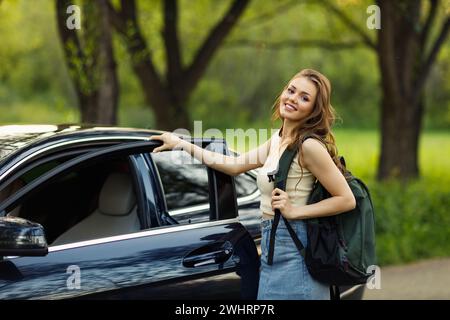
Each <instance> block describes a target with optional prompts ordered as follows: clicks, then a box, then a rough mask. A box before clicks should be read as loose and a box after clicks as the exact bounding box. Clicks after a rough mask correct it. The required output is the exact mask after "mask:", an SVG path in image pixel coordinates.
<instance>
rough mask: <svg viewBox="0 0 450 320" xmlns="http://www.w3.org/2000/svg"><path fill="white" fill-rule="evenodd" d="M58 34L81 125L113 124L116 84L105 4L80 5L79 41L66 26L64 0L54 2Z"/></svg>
mask: <svg viewBox="0 0 450 320" xmlns="http://www.w3.org/2000/svg"><path fill="white" fill-rule="evenodd" d="M55 1H56V9H57V22H58V30H59V34H60V38H61V44H62V46H63V50H64V53H65V58H66V64H67V67H68V69H69V76H70V78H71V79H72V82H73V84H74V87H75V92H76V94H77V98H78V104H79V110H80V114H81V122H82V123H92V124H99V125H116V124H117V106H118V99H119V96H118V95H119V84H118V79H117V72H116V63H115V60H114V53H113V46H112V30H111V29H112V27H111V24H110V21H109V10H108V7H107V5H108V3H107V0H98V1H96V2H85V3H83V4H84V5H83V17H82V22H83V26H82V27H83V28H84V29H85V30H84V32H83V38H82V39H81V35H80V34H79V32H78V31H77V30H70V29H68V28H67V26H66V19H67V18H68V15H67V14H66V9H67V7H68V6H69V5H70V4H71V3H70V1H67V0H55Z"/></svg>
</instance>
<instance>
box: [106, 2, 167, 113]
mask: <svg viewBox="0 0 450 320" xmlns="http://www.w3.org/2000/svg"><path fill="white" fill-rule="evenodd" d="M108 10H109V12H110V14H111V16H112V18H111V19H112V22H113V25H114V27H115V28H116V30H117V31H118V32H119V33H120V34H121V35H122V37H123V39H124V41H125V45H126V47H127V51H128V54H129V55H130V57H131V64H132V67H133V70H134V72H135V73H136V75H137V77H138V79H139V81H140V84H141V86H142V88H143V91H144V93H145V94H146V100H147V102H148V103H149V104H152V105H153V106H154V107H155V108H158V107H159V106H162V105H168V97H167V94H166V90H165V88H164V84H163V82H162V81H161V78H160V76H159V75H158V72H157V70H156V68H155V65H154V64H153V61H152V57H151V51H150V49H149V48H148V46H147V42H146V41H145V39H144V37H143V35H142V33H141V31H140V27H139V22H138V17H137V10H136V2H135V0H121V8H120V10H119V11H116V10H115V9H114V7H113V6H112V5H111V3H109V4H108Z"/></svg>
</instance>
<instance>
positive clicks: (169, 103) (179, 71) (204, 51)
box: [108, 0, 249, 130]
mask: <svg viewBox="0 0 450 320" xmlns="http://www.w3.org/2000/svg"><path fill="white" fill-rule="evenodd" d="M248 3H249V0H234V1H233V2H232V4H231V5H230V8H229V9H228V11H227V12H226V13H225V15H224V16H223V17H222V19H221V20H220V21H219V22H218V23H217V24H216V25H215V26H214V27H213V28H212V29H211V31H210V33H209V34H208V36H207V37H206V39H205V41H204V42H203V44H202V45H201V46H200V47H199V49H198V51H197V52H196V54H195V56H194V59H193V61H192V63H191V64H190V65H189V66H186V67H185V66H183V65H182V52H181V48H180V42H179V37H178V31H177V29H178V28H177V24H178V1H177V0H165V1H163V4H164V6H163V16H164V29H163V32H162V36H163V40H164V46H165V50H166V58H167V59H166V67H167V68H166V70H167V74H165V75H159V74H158V72H157V71H156V68H155V66H154V64H153V61H152V57H151V50H150V49H149V48H150V46H148V45H147V42H146V40H145V39H144V37H143V35H142V32H141V30H140V27H139V23H138V17H137V16H138V11H139V10H137V6H136V1H135V0H121V1H120V10H116V9H115V8H114V6H113V5H112V4H111V3H108V8H109V11H110V14H111V17H112V22H113V25H114V27H115V28H116V30H117V31H118V32H119V33H120V34H121V35H122V36H123V38H124V40H125V44H126V47H127V51H128V53H129V54H130V56H131V63H132V66H133V70H134V72H135V73H136V76H137V77H138V79H139V82H140V84H141V88H142V90H143V92H144V96H145V100H146V103H147V104H148V105H149V106H150V107H151V108H152V109H153V111H154V114H155V127H156V128H157V129H163V130H175V129H178V128H183V129H188V130H190V129H191V128H192V124H191V119H190V117H189V112H188V109H187V106H188V101H189V97H190V96H191V94H192V92H193V91H194V90H195V88H196V86H197V84H198V83H199V81H200V79H201V78H202V76H203V75H204V73H205V71H206V68H207V66H208V64H209V63H210V61H211V59H212V57H213V56H214V54H215V53H216V52H217V50H218V48H219V47H220V46H221V44H222V43H223V41H224V39H225V38H226V37H227V35H228V34H229V33H230V31H231V30H232V29H233V27H234V26H235V25H236V23H237V21H238V19H239V17H240V16H241V15H242V13H243V12H244V10H245V8H246V7H247V5H248Z"/></svg>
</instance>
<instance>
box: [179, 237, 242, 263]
mask: <svg viewBox="0 0 450 320" xmlns="http://www.w3.org/2000/svg"><path fill="white" fill-rule="evenodd" d="M232 254H233V246H232V245H231V243H230V242H228V241H227V242H225V243H224V244H222V245H221V246H220V248H217V245H208V246H205V247H201V248H198V249H196V250H194V251H192V252H191V253H189V254H188V255H187V256H185V257H184V258H183V266H185V267H187V268H196V267H202V266H207V265H212V264H220V263H225V262H226V261H227V260H228V259H229V258H230V257H231V256H232Z"/></svg>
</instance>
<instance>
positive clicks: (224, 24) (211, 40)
mask: <svg viewBox="0 0 450 320" xmlns="http://www.w3.org/2000/svg"><path fill="white" fill-rule="evenodd" d="M249 2H250V0H234V2H233V4H232V5H231V7H230V9H229V10H228V11H227V13H226V14H225V15H224V17H223V18H222V20H221V21H220V22H219V23H217V25H216V26H215V27H214V28H213V29H212V31H211V32H210V34H209V36H208V37H207V39H206V40H205V42H204V43H203V45H202V46H201V47H200V49H199V50H198V51H197V53H196V55H195V57H194V60H193V62H192V64H191V65H190V66H189V68H188V69H187V70H186V72H185V75H186V77H185V79H186V82H185V83H186V86H187V87H186V90H185V91H186V92H190V91H192V90H193V88H194V87H195V86H196V85H197V83H198V81H199V80H200V78H201V76H202V74H203V73H204V72H205V70H206V67H207V66H208V63H209V61H210V60H211V58H212V56H213V55H214V53H215V52H216V51H217V49H218V48H219V46H220V44H221V43H222V42H223V41H224V39H225V38H226V36H227V35H228V34H229V32H230V31H231V29H232V28H233V26H234V25H235V24H236V22H237V21H238V19H239V17H240V16H241V15H242V13H243V12H244V10H245V8H246V7H247V5H248V3H249Z"/></svg>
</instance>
